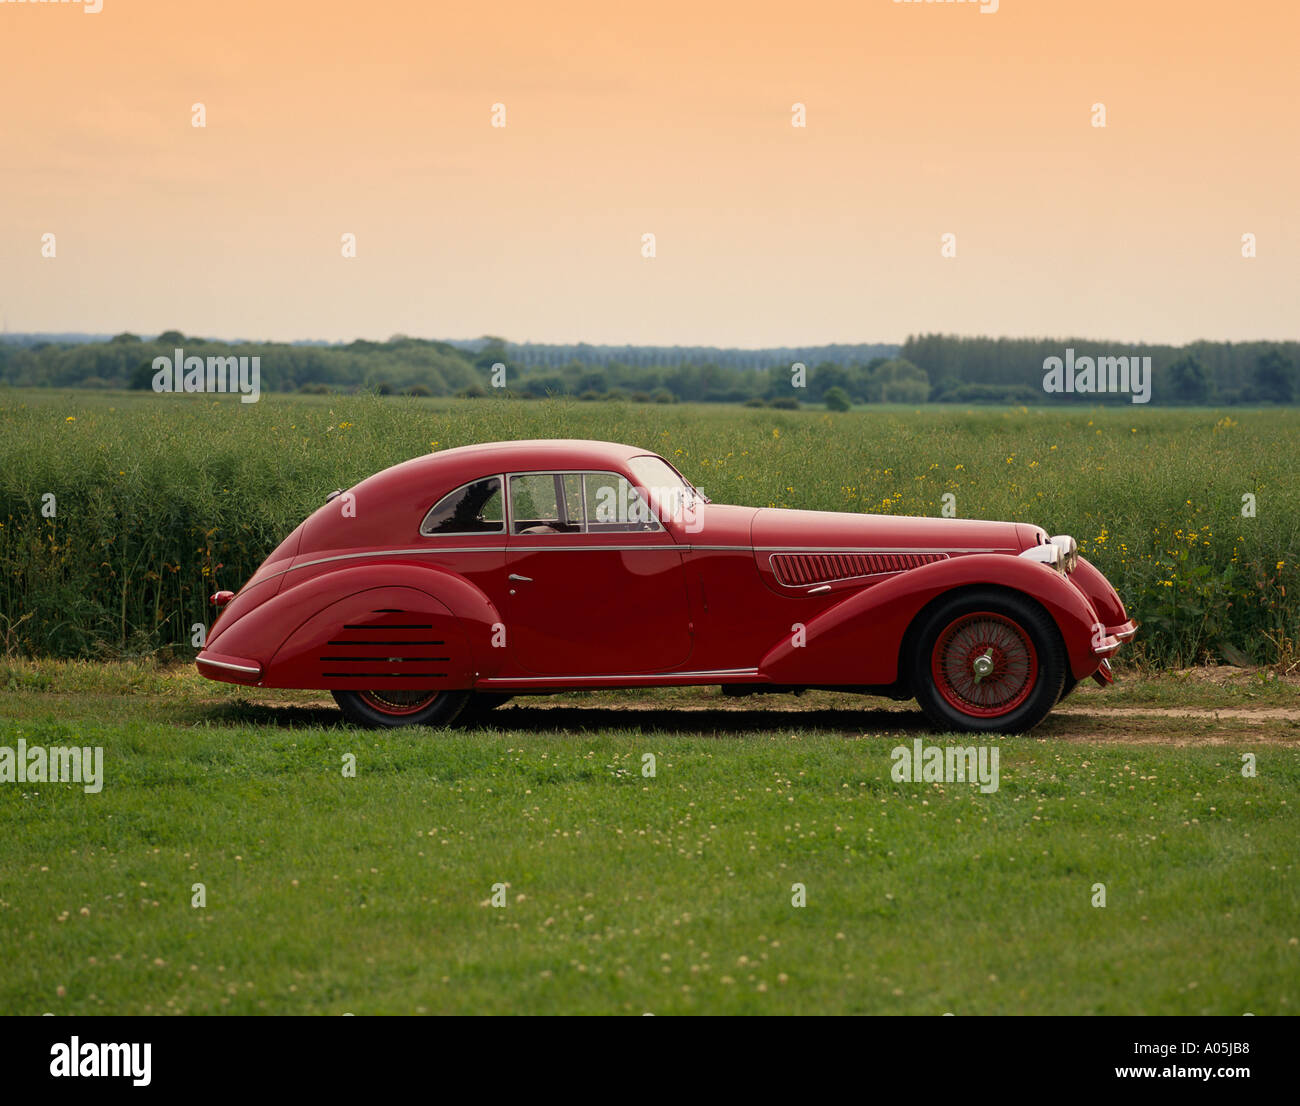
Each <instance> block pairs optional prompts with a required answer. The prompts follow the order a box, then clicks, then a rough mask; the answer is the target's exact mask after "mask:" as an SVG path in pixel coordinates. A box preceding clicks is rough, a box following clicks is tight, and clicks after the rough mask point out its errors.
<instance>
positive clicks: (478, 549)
mask: <svg viewBox="0 0 1300 1106" xmlns="http://www.w3.org/2000/svg"><path fill="white" fill-rule="evenodd" d="M603 551H608V552H615V553H636V552H641V551H646V552H657V553H695V552H725V553H1011V552H1014V550H1010V549H914V548H904V547H902V546H891V545H876V546H840V545H834V546H813V545H781V546H775V545H771V546H769V545H764V546H749V545H513V544H505V543H503V544H501V545H453V546H435V547H432V548H430V547H427V546H425V547H421V548H418V549H371V550H367V551H366V552H364V553H337V554H335V555H334V556H332V557H317V558H315V559H314V560H310V561H303V562H301V563H300V564H296V565H291V566H290V567H289V568H282V569H279V570H278V571H276V572H271V573H268V574H267V575H265V576H263V577H261V579H259V580H258V581H257V582H258V583H259V584H260V583H262V581H263V580H273V579H274V578H275V577H277V576H283V575H284V574H285V573H286V572H296V571H297V570H298V569H300V568H313V567H315V566H316V565H323V564H331V563H333V562H335V561H357V560H364V559H365V558H367V557H429V556H442V555H444V554H449V553H501V554H506V553H599V552H603Z"/></svg>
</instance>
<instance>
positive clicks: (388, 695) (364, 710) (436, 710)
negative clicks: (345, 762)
mask: <svg viewBox="0 0 1300 1106" xmlns="http://www.w3.org/2000/svg"><path fill="white" fill-rule="evenodd" d="M331 694H332V695H333V696H334V701H335V702H336V703H338V705H339V710H341V711H342V712H343V717H344V718H346V719H347V720H348V721H349V722H355V723H356V724H357V725H358V726H366V727H368V728H371V729H380V728H384V727H394V726H450V725H451V724H452V723H453V722H454V721H456V716H457V715H459V714H460V712H461V711H462V710H463V709H464V708H465V703H466V701H467V700H468V699H469V692H468V691H408V690H406V689H402V690H398V691H335V692H331Z"/></svg>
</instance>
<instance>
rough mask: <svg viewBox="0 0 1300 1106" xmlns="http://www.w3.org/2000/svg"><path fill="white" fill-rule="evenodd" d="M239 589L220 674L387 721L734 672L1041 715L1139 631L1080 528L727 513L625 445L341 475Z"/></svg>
mask: <svg viewBox="0 0 1300 1106" xmlns="http://www.w3.org/2000/svg"><path fill="white" fill-rule="evenodd" d="M212 599H213V602H214V603H215V604H217V605H218V606H219V607H221V608H222V610H221V613H220V615H219V617H218V619H217V621H216V623H215V625H214V626H213V628H212V631H211V633H210V635H209V637H208V640H207V644H206V646H205V648H204V649H203V650H202V652H201V653H200V654H199V656H198V659H197V663H198V667H199V671H200V672H202V673H203V675H205V676H207V677H209V678H210V679H214V680H224V681H227V682H229V683H236V684H247V685H250V686H256V687H289V688H319V689H322V690H328V691H330V692H332V693H333V695H334V698H335V699H336V700H337V701H338V704H339V706H340V707H341V708H342V710H343V713H344V714H345V715H346V716H347V717H348V718H349V719H351V720H352V721H354V722H357V723H360V724H363V725H368V726H397V725H404V724H409V723H427V724H433V725H446V724H449V723H451V722H453V721H454V720H455V719H456V718H457V717H458V716H460V715H461V714H462V712H465V711H466V710H467V708H468V709H469V713H471V714H473V713H476V712H477V711H479V710H482V709H485V708H488V707H491V706H495V705H496V704H498V703H501V702H504V701H505V700H506V699H508V698H510V697H512V696H515V695H526V694H541V693H551V692H556V691H570V690H574V689H578V688H583V689H591V688H635V687H664V686H675V685H684V684H716V685H720V686H721V687H722V688H723V689H724V691H727V692H730V693H733V694H745V693H749V692H756V691H795V690H800V689H803V688H833V689H838V690H847V691H859V692H868V693H872V694H883V695H889V696H892V697H894V698H899V699H903V698H912V697H915V698H916V699H917V701H918V702H919V703H920V705H921V708H922V709H923V710H924V711H925V713H926V715H927V716H928V717H929V719H930V721H931V722H932V723H933V724H934V725H935V726H936V727H937V728H939V729H940V730H977V731H990V732H1019V731H1023V730H1027V729H1029V728H1030V727H1032V726H1034V725H1035V724H1037V723H1038V722H1039V721H1041V720H1042V718H1043V717H1044V716H1045V715H1046V714H1047V713H1048V711H1050V710H1051V709H1052V707H1053V706H1054V705H1055V704H1056V702H1057V701H1058V700H1059V699H1060V698H1061V697H1062V696H1063V695H1066V694H1068V693H1069V691H1070V690H1071V689H1072V688H1073V687H1074V685H1075V683H1076V682H1077V681H1079V680H1082V679H1084V678H1085V677H1087V676H1092V677H1093V678H1094V679H1096V680H1097V681H1098V682H1099V683H1103V684H1105V683H1109V682H1110V665H1109V663H1108V658H1109V657H1110V656H1111V655H1112V654H1113V653H1114V652H1115V651H1116V650H1117V649H1118V648H1119V647H1120V644H1121V643H1122V642H1124V641H1126V640H1128V639H1129V638H1130V637H1132V636H1133V633H1134V631H1135V625H1134V623H1133V622H1132V621H1131V620H1130V619H1129V617H1128V615H1127V614H1126V613H1125V611H1124V605H1123V603H1121V602H1120V599H1119V596H1118V595H1116V594H1115V590H1114V589H1113V588H1112V587H1111V586H1110V584H1109V583H1108V582H1107V580H1106V578H1105V577H1104V576H1102V574H1101V573H1100V572H1098V571H1097V569H1095V568H1094V567H1093V566H1092V565H1091V564H1089V563H1088V562H1087V561H1086V560H1084V559H1083V558H1082V557H1080V556H1079V555H1078V551H1077V548H1076V546H1075V542H1074V540H1073V539H1072V538H1068V537H1054V538H1049V537H1048V535H1047V534H1046V532H1045V531H1043V530H1041V529H1039V528H1038V527H1036V526H1029V525H1026V524H1024V523H1015V522H978V521H974V520H967V519H941V518H898V517H889V516H881V515H857V514H837V513H828V512H817V511H793V510H776V509H760V508H756V507H729V506H723V505H721V504H716V503H711V502H709V500H708V499H707V498H706V497H704V496H703V495H701V494H700V493H699V492H697V491H696V489H695V488H694V487H692V486H691V484H690V483H689V482H688V481H687V480H686V479H685V478H684V477H682V476H681V474H680V473H678V471H677V470H676V469H675V468H674V467H673V466H672V465H671V464H669V463H668V462H667V461H665V460H664V459H663V458H662V457H658V456H656V455H654V454H652V453H649V452H647V451H646V450H644V449H637V448H636V447H634V446H626V445H614V444H611V443H608V442H587V441H531V442H505V443H494V444H485V445H472V446H465V447H462V448H459V449H451V450H447V451H446V452H443V453H435V454H430V455H428V456H425V457H419V458H416V459H415V460H411V461H407V462H405V463H404V464H400V465H396V466H394V467H393V468H390V469H385V470H384V471H383V472H380V473H377V474H376V475H374V476H371V477H370V478H369V479H366V480H363V481H362V482H361V483H360V484H358V485H356V486H355V487H354V488H352V489H351V490H350V491H347V492H335V493H333V494H332V495H331V496H330V497H329V499H328V500H327V501H326V503H325V505H324V506H322V507H321V508H320V509H319V510H317V511H316V513H315V514H313V515H312V516H311V517H310V518H309V519H307V521H306V522H304V523H303V524H302V525H301V526H299V527H298V529H296V530H295V531H294V532H293V533H292V534H290V535H289V537H288V538H286V539H285V541H284V542H283V543H282V544H281V545H280V547H279V548H278V549H276V550H275V552H273V553H272V554H271V555H270V556H269V557H268V558H267V559H266V562H265V563H264V564H263V565H262V566H261V567H260V568H259V569H258V570H257V572H256V573H254V575H253V578H252V579H251V580H249V581H248V583H247V584H245V585H244V587H243V588H242V589H241V590H240V592H239V593H238V594H237V595H234V596H232V595H231V593H230V592H218V593H217V594H216V595H214V596H213V597H212Z"/></svg>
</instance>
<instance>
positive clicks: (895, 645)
mask: <svg viewBox="0 0 1300 1106" xmlns="http://www.w3.org/2000/svg"><path fill="white" fill-rule="evenodd" d="M979 586H985V587H988V586H992V587H1000V588H1007V589H1009V590H1012V591H1017V592H1020V593H1021V594H1023V595H1027V596H1029V597H1030V598H1032V599H1035V600H1037V602H1039V603H1040V604H1042V606H1043V607H1044V608H1045V609H1046V610H1047V612H1048V614H1050V615H1051V616H1052V619H1053V620H1054V621H1055V622H1056V625H1057V627H1058V628H1059V629H1060V631H1061V637H1062V639H1063V640H1064V642H1065V650H1066V653H1067V655H1068V657H1069V665H1070V671H1071V672H1072V673H1073V675H1074V676H1075V678H1076V679H1082V678H1083V677H1085V676H1088V675H1091V674H1092V673H1093V672H1094V671H1095V670H1096V669H1097V666H1098V665H1099V664H1100V658H1099V657H1098V656H1097V655H1096V654H1095V653H1094V652H1093V648H1092V636H1093V627H1094V626H1095V625H1096V623H1097V621H1098V619H1097V614H1096V611H1094V609H1093V607H1092V604H1091V603H1090V602H1089V601H1088V599H1087V598H1086V597H1085V596H1084V595H1083V594H1082V593H1081V592H1080V591H1079V589H1078V588H1076V587H1075V586H1074V585H1072V584H1071V583H1070V582H1069V579H1068V578H1067V577H1063V576H1061V574H1060V573H1058V572H1056V571H1055V570H1054V569H1052V568H1049V567H1048V566H1046V565H1043V564H1038V563H1036V562H1032V561H1028V560H1025V559H1023V558H1021V557H1012V556H1008V555H1005V554H997V553H975V554H971V555H969V556H965V557H954V558H951V559H950V560H946V561H937V562H936V563H934V564H930V565H925V566H923V567H921V568H914V569H911V570H909V571H907V572H902V573H899V574H898V575H897V576H894V577H892V578H891V579H888V580H885V581H883V582H881V583H879V584H875V585H873V586H872V587H869V588H865V589H863V590H862V591H858V592H854V593H853V594H852V595H850V596H849V597H848V598H847V599H845V600H844V601H843V602H841V603H837V604H835V606H833V607H829V608H827V609H826V610H824V611H822V612H821V614H819V615H818V616H817V617H816V618H814V619H812V620H811V621H809V622H808V623H807V625H806V626H805V627H804V631H803V634H802V635H796V634H791V635H789V636H788V637H785V638H783V639H782V640H781V642H780V643H778V644H777V645H776V646H774V647H773V648H772V649H771V650H770V651H769V652H768V653H767V655H766V656H764V658H763V660H762V663H761V664H760V666H759V674H760V675H761V676H764V677H765V678H767V679H769V680H771V681H772V682H773V683H778V684H805V685H814V686H816V685H830V684H861V685H872V686H887V685H890V684H893V683H894V682H895V681H897V679H898V676H899V672H898V653H899V647H900V645H901V643H902V641H903V636H904V635H905V634H906V633H907V629H908V627H909V626H910V625H911V624H912V622H913V620H914V619H915V618H916V616H917V615H918V614H919V613H920V612H921V610H922V609H923V608H924V607H925V606H926V604H928V603H930V602H931V601H932V600H934V599H936V598H938V597H939V596H941V595H943V594H945V593H947V592H951V591H954V590H956V589H959V588H969V587H979ZM801 639H802V643H800V642H801Z"/></svg>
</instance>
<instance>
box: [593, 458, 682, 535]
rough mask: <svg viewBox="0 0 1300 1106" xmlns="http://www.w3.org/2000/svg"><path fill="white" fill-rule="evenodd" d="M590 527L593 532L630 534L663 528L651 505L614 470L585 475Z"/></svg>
mask: <svg viewBox="0 0 1300 1106" xmlns="http://www.w3.org/2000/svg"><path fill="white" fill-rule="evenodd" d="M583 480H584V482H585V491H586V500H587V529H588V530H589V531H590V532H591V533H593V534H630V533H634V532H644V531H653V530H662V529H663V527H662V526H660V525H659V520H658V519H657V518H655V517H654V512H653V511H651V510H650V505H649V504H648V503H647V502H646V501H645V500H644V499H643V498H642V497H641V496H640V495H639V494H638V493H637V490H636V489H635V488H634V487H632V485H631V484H630V483H628V481H627V480H625V479H624V478H623V477H621V476H619V475H618V474H617V473H613V472H588V473H585V474H584V475H583Z"/></svg>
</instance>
